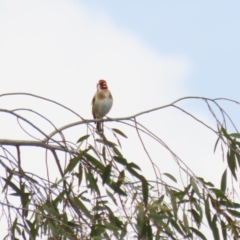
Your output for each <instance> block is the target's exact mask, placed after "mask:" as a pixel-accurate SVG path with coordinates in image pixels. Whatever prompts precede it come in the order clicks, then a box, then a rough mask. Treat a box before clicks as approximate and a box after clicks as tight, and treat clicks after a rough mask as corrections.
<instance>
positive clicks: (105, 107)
mask: <svg viewBox="0 0 240 240" xmlns="http://www.w3.org/2000/svg"><path fill="white" fill-rule="evenodd" d="M112 104H113V98H112V94H111V92H110V91H109V90H108V86H107V82H106V81H105V80H102V79H101V80H99V81H98V84H97V92H96V93H95V95H94V97H93V100H92V115H93V118H94V119H103V117H104V116H105V115H106V114H107V113H108V112H109V111H110V109H111V107H112ZM96 124H97V130H98V131H99V132H103V127H102V126H103V124H102V123H101V122H97V123H96Z"/></svg>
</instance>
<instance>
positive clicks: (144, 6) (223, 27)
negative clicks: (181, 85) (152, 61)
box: [80, 0, 240, 100]
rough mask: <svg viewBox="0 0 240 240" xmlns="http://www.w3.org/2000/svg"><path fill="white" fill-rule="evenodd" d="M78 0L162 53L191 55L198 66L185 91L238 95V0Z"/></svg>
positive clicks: (236, 96)
mask: <svg viewBox="0 0 240 240" xmlns="http://www.w3.org/2000/svg"><path fill="white" fill-rule="evenodd" d="M80 2H81V4H84V5H85V6H87V7H88V8H90V9H94V10H95V11H100V12H102V13H103V14H106V16H108V17H109V18H110V19H111V21H113V23H114V24H116V25H117V26H119V27H120V28H123V29H126V30H128V31H129V32H131V33H133V34H135V35H137V36H138V37H139V38H141V40H142V41H143V42H144V43H146V44H147V45H148V46H149V47H150V48H152V49H153V50H154V51H156V52H157V53H158V54H161V55H181V56H186V57H187V58H189V59H190V60H191V61H192V63H193V66H194V68H193V71H192V73H191V75H190V76H189V77H188V78H187V82H186V87H187V89H186V94H188V95H202V96H207V97H219V96H224V97H229V98H234V99H236V100H240V97H239V86H240V1H233V0H229V1H221V0H220V1H219V0H212V1H206V0H201V1H189V0H181V1H166V0H165V1H164V0H159V1H156V0H155V1H145V0H139V1H128V0H121V1H110V0H101V1H99V0H91V1H80ZM173 71H174V69H173Z"/></svg>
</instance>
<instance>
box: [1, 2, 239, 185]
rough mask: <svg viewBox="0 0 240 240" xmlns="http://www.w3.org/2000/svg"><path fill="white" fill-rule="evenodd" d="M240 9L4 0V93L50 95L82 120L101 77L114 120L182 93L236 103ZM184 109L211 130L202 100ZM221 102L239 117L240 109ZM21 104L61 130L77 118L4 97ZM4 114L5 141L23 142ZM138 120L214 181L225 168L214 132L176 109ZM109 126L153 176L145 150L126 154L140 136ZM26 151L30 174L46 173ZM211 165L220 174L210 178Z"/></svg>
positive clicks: (159, 159) (153, 147)
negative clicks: (123, 135)
mask: <svg viewBox="0 0 240 240" xmlns="http://www.w3.org/2000/svg"><path fill="white" fill-rule="evenodd" d="M239 10H240V2H239V1H233V0H229V1H215V0H212V1H211V2H209V1H205V0H202V1H184V0H181V1H141V0H139V1H126V0H121V1H110V0H101V1H100V0H98V1H97V0H91V1H77V0H75V1H74V0H68V1H66V0H60V1H56V0H48V1H47V0H42V1H30V0H23V1H17V0H10V1H9V0H8V1H6V0H1V1H0V33H1V34H0V79H1V83H2V84H1V88H0V94H3V93H8V92H28V93H32V94H37V95H40V96H43V97H47V98H51V99H53V100H55V101H58V102H60V103H62V104H64V105H66V106H68V107H70V108H72V109H73V110H74V111H76V112H78V113H79V114H80V115H81V116H82V117H83V118H86V119H90V118H92V116H91V100H92V97H93V95H94V93H95V91H96V83H97V81H98V80H99V79H101V78H103V79H106V80H107V82H108V86H109V89H110V90H111V92H112V95H113V98H114V104H113V108H112V110H111V112H110V113H109V117H112V118H114V117H116V118H117V117H127V116H130V115H133V114H136V113H139V112H141V111H145V110H147V109H151V108H155V107H158V106H162V105H164V104H168V103H170V102H172V101H174V100H176V99H178V98H180V97H184V96H202V97H209V98H216V97H227V98H232V99H235V100H237V101H238V100H240V99H239V93H238V92H239V91H238V89H239V85H240V83H239V81H238V79H239V77H240V68H239V55H240V45H239V42H240V32H239V31H238V29H239V24H240V15H239ZM182 106H184V107H186V109H188V110H189V111H191V112H192V113H194V114H195V115H196V116H198V117H199V118H200V119H201V120H203V121H205V122H207V123H209V124H210V125H211V126H214V121H213V118H212V117H211V115H210V114H209V113H208V109H207V107H206V106H205V105H204V104H203V103H201V102H199V101H195V100H188V101H187V102H186V103H183V105H182ZM225 106H226V107H227V108H228V110H229V112H230V113H231V114H232V117H233V119H234V120H235V121H236V122H238V121H239V120H240V119H239V114H238V112H239V109H238V108H237V107H236V106H233V105H229V104H225ZM17 107H22V108H23V107H26V108H27V107H29V108H32V109H36V110H38V111H39V112H41V113H42V114H44V115H46V116H48V117H49V118H50V119H51V120H52V121H53V122H54V123H55V124H56V125H57V126H58V127H61V126H63V125H65V124H68V123H71V122H74V121H77V120H79V119H78V118H77V117H76V116H73V115H71V114H66V112H65V111H63V110H62V109H60V108H58V107H55V106H53V105H51V104H47V103H44V102H42V101H39V100H36V99H31V98H30V97H23V96H12V97H4V98H3V97H0V108H4V109H13V108H17ZM22 114H23V115H24V116H27V117H29V118H30V119H32V120H34V121H35V122H36V123H37V124H38V125H39V126H40V127H41V128H42V129H44V131H46V132H47V133H49V132H51V131H52V128H51V127H50V126H49V125H47V124H46V123H45V122H43V121H42V120H40V119H39V118H37V117H35V116H33V115H31V114H29V113H26V112H22ZM0 117H1V118H0V119H1V120H0V121H1V126H0V130H1V134H2V137H1V138H11V139H29V136H27V135H26V134H25V133H24V132H23V131H22V130H21V129H20V128H19V126H18V125H17V124H16V121H15V120H14V119H13V118H12V117H9V116H7V115H6V114H3V113H1V116H0ZM138 120H139V121H140V122H141V123H143V124H144V125H145V126H146V127H148V128H149V129H150V130H151V131H153V132H154V133H155V134H156V135H158V136H159V137H160V138H161V139H163V140H164V141H165V142H166V143H167V144H168V145H169V146H170V147H171V148H172V149H173V150H174V151H175V152H176V153H177V154H178V155H179V156H180V157H181V159H183V160H184V162H185V163H186V164H187V165H188V166H189V167H190V168H191V169H192V170H193V171H194V172H195V173H196V175H197V176H203V177H204V178H206V179H207V180H209V181H213V182H214V183H217V184H218V183H219V179H220V175H219V174H221V173H222V172H223V170H224V168H225V165H224V163H223V161H222V158H221V152H220V151H217V153H216V154H214V153H213V147H214V144H215V141H216V140H217V138H216V136H215V135H213V134H212V133H211V132H210V131H208V130H207V129H206V128H204V127H203V126H202V125H200V124H198V123H196V121H194V120H193V119H191V118H189V117H187V116H186V115H185V114H183V113H181V112H179V111H177V110H174V109H164V110H161V111H157V112H154V113H150V114H145V115H144V116H141V117H139V118H138ZM6 126H7V127H6ZM108 126H110V127H115V128H119V129H122V130H123V131H124V132H125V133H126V134H127V135H129V139H128V140H126V141H123V152H124V155H125V156H126V157H127V158H128V159H131V161H136V162H137V163H139V165H140V166H142V167H143V172H144V173H145V174H147V175H148V176H151V174H152V169H151V166H150V165H149V160H148V158H147V157H146V154H145V153H144V151H142V150H139V151H137V152H136V151H133V150H132V149H133V148H137V149H141V144H140V142H139V140H138V138H137V136H136V133H134V131H133V130H131V129H129V128H127V127H125V126H124V125H122V124H119V123H115V122H112V123H108ZM26 128H27V126H26ZM10 129H11V130H10ZM28 130H29V131H33V130H32V129H30V128H28ZM78 131H79V132H78ZM33 134H34V136H36V137H41V136H39V135H38V133H35V132H34V131H33ZM81 134H82V135H83V134H85V132H84V129H83V128H82V127H79V128H75V129H74V130H70V131H66V136H67V137H69V139H71V140H72V141H75V142H76V140H77V139H78V138H79V137H80V136H81ZM143 138H144V140H145V144H146V146H147V148H148V149H149V152H150V155H151V157H152V159H154V161H155V162H156V163H157V164H158V166H159V168H160V169H161V171H162V172H169V173H172V174H173V175H174V174H175V175H176V176H177V175H178V168H177V167H176V163H175V162H174V160H173V159H172V158H171V156H169V153H168V152H167V151H165V150H164V149H163V148H162V147H159V145H158V144H156V143H155V142H154V141H152V140H151V139H149V138H147V137H143ZM31 151H32V150H31ZM35 151H39V150H35ZM23 153H25V155H24V156H25V158H26V163H25V166H26V168H27V169H28V170H29V171H31V170H36V166H37V170H39V169H40V168H42V169H44V166H45V165H44V163H41V162H40V161H38V162H37V163H36V161H33V160H32V159H34V158H35V156H36V152H31V154H29V153H30V152H29V150H28V149H27V150H26V149H25V150H23ZM43 156H44V155H43ZM219 162H221V164H219ZM146 166H147V167H146ZM216 166H218V167H217V168H216ZM213 169H214V170H215V172H216V174H212V170H213Z"/></svg>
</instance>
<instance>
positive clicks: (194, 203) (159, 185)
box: [1, 122, 240, 240]
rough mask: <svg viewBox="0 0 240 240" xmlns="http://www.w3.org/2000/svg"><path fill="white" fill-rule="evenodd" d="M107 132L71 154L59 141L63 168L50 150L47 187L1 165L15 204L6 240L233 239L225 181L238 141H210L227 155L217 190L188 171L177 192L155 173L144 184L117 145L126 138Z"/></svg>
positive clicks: (233, 217) (234, 205)
mask: <svg viewBox="0 0 240 240" xmlns="http://www.w3.org/2000/svg"><path fill="white" fill-rule="evenodd" d="M135 123H136V122H135ZM136 131H137V133H138V134H139V132H140V130H139V128H138V127H136ZM141 131H142V132H144V131H146V129H145V128H142V129H141ZM109 132H110V133H109ZM109 132H108V135H107V134H106V135H105V134H98V133H95V132H94V131H93V132H92V133H91V134H90V133H89V132H88V134H85V135H84V136H81V137H80V138H79V139H78V140H77V143H78V146H77V147H76V148H72V147H69V146H68V145H67V142H65V145H63V144H62V142H61V141H59V146H60V148H61V151H62V150H63V151H64V152H65V153H66V156H67V157H66V159H67V161H66V164H63V163H59V162H60V161H59V159H58V155H57V154H56V151H57V150H59V149H54V150H52V149H50V150H49V151H51V152H52V153H53V158H54V160H55V162H56V169H58V171H59V177H58V178H57V179H56V180H55V181H54V182H52V181H50V180H49V179H48V178H47V179H44V178H42V177H40V176H38V175H34V174H31V173H29V172H27V171H25V170H24V168H23V167H22V166H21V161H20V159H18V164H15V165H13V164H12V165H11V164H9V165H6V164H5V165H4V164H3V162H1V163H2V167H3V168H4V169H5V171H6V176H5V177H2V178H1V179H2V186H3V188H2V192H3V194H5V197H6V199H7V200H8V198H9V196H10V197H11V198H14V199H17V200H18V205H17V206H14V205H10V204H9V206H8V210H9V212H10V211H11V210H12V209H13V210H15V211H13V213H15V215H14V214H13V213H11V215H12V216H14V217H13V219H11V221H9V223H10V226H9V232H8V234H7V235H6V238H5V239H8V238H9V239H38V238H39V239H61V240H62V239H76V240H77V239H89V240H90V239H109V240H110V239H127V238H128V237H131V238H135V239H139V240H142V239H144V240H153V239H156V240H157V239H159V240H160V239H174V240H175V239H176V240H179V239H189V240H191V239H203V240H206V239H210V237H209V234H208V233H206V232H205V231H204V230H203V229H204V228H206V227H208V229H209V230H210V232H211V239H215V240H220V239H224V240H226V239H239V237H240V228H239V223H240V222H239V218H240V210H239V209H240V204H239V201H237V200H235V198H234V197H233V194H232V192H230V190H229V186H230V182H231V181H229V180H230V177H231V178H232V179H231V180H232V181H237V180H238V178H239V166H240V156H239V147H240V142H238V141H237V139H238V138H240V134H239V133H232V134H229V133H228V132H227V130H226V128H225V127H224V126H221V128H220V130H219V132H218V133H217V135H218V140H217V142H216V145H215V148H216V147H217V145H218V144H219V143H220V142H221V144H225V148H226V150H227V151H226V154H225V159H226V161H225V162H226V164H227V166H226V169H225V171H224V172H223V173H222V176H221V181H220V184H219V185H220V188H218V187H217V186H215V185H214V184H212V183H211V182H209V181H208V180H206V179H204V178H202V177H201V176H199V177H198V176H195V175H194V174H193V173H192V172H191V171H188V170H189V169H187V170H186V169H184V173H185V175H184V176H185V181H183V183H182V184H181V182H182V179H179V178H178V177H177V176H174V175H173V174H172V173H161V172H160V171H159V172H160V173H159V174H158V173H157V171H155V176H154V177H155V181H153V180H152V179H148V178H147V177H146V176H144V173H143V171H142V170H141V168H140V166H139V165H138V164H137V162H138V161H136V159H131V160H129V159H128V157H127V156H125V154H124V151H123V150H122V145H121V141H122V140H123V139H124V140H125V141H130V140H129V139H128V138H127V136H126V134H125V133H124V132H123V131H121V130H119V129H116V128H113V129H110V131H109ZM148 134H149V135H150V132H148ZM139 136H140V134H139ZM151 136H153V137H154V139H157V137H156V136H155V135H151ZM119 137H120V138H121V141H120V139H119ZM139 138H140V137H139ZM66 146H68V147H66ZM143 148H144V149H145V147H143ZM134 150H135V149H134ZM145 151H146V150H145ZM169 151H170V150H169ZM170 152H171V151H170ZM171 153H172V152H171ZM18 157H19V155H18ZM12 166H14V167H12ZM141 167H143V166H141ZM153 169H154V170H156V169H157V167H156V166H155V165H154V164H153ZM181 170H182V169H181ZM48 172H50V173H51V169H48ZM165 180H166V181H168V182H170V184H168V182H165ZM9 202H10V200H9ZM19 205H20V208H19Z"/></svg>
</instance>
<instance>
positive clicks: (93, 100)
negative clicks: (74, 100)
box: [92, 95, 96, 119]
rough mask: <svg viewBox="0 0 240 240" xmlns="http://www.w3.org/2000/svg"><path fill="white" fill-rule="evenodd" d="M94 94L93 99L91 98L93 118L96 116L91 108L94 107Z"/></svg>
mask: <svg viewBox="0 0 240 240" xmlns="http://www.w3.org/2000/svg"><path fill="white" fill-rule="evenodd" d="M95 100H96V99H95V95H94V96H93V99H92V115H93V118H94V119H95V118H96V116H95V114H94V111H93V108H94V103H95Z"/></svg>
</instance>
